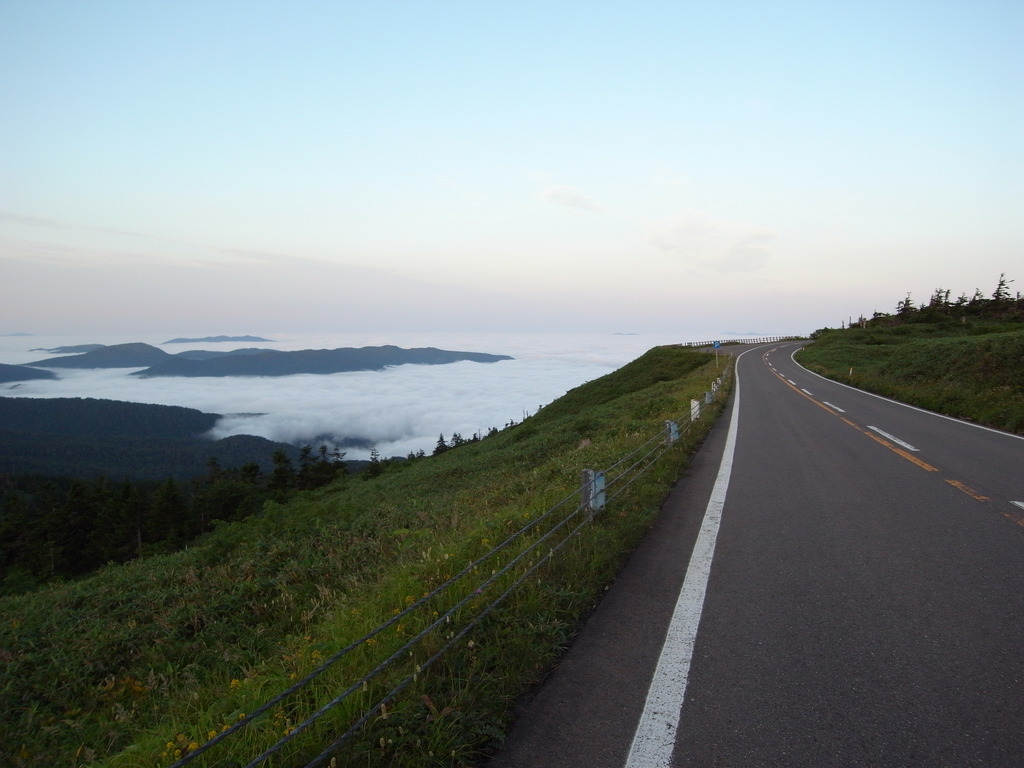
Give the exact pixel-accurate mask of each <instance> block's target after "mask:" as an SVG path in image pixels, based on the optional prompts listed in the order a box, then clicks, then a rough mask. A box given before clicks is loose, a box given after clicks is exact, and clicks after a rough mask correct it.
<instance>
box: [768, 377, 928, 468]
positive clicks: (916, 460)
mask: <svg viewBox="0 0 1024 768" xmlns="http://www.w3.org/2000/svg"><path fill="white" fill-rule="evenodd" d="M775 375H776V376H778V378H779V381H781V382H782V383H783V384H785V385H786V386H787V387H789V388H790V389H792V390H793V391H794V392H796V393H797V394H798V395H800V397H804V398H807V399H808V400H810V401H811V402H812V403H814V404H815V405H816V406H818V407H819V408H821V409H823V410H826V411H828V412H829V413H831V414H832V415H833V416H839V414H838V413H837V412H836V411H834V410H833V409H832V408H829V407H828V406H827V405H825V404H824V403H822V402H821V401H819V400H815V399H814V398H813V397H811V396H810V395H808V394H807V393H806V392H804V391H803V390H802V389H800V388H799V387H794V386H793V385H792V384H790V383H789V382H788V381H786V379H785V377H783V376H781V375H779V374H778V373H776V374H775ZM839 418H840V419H842V420H843V422H845V423H846V424H849V425H850V426H851V427H853V428H854V429H856V430H857V431H858V432H860V433H861V434H863V435H867V436H868V437H870V438H871V439H872V440H874V441H875V442H876V443H878V444H879V445H884V446H885V447H886V448H888V449H889V450H890V451H892V452H893V453H895V454H896V455H897V456H902V457H903V458H904V459H906V460H907V461H909V462H911V463H913V464H916V465H917V466H919V467H920V468H921V469H923V470H925V471H926V472H938V471H939V470H938V468H937V467H933V466H932V465H931V464H929V463H928V462H926V461H921V459H919V458H917V457H916V456H914V455H912V454H910V453H907V452H906V451H904V450H903V449H902V448H897V447H896V446H895V445H893V444H892V443H890V442H889V441H888V440H886V439H885V438H884V437H881V436H879V435H877V434H875V433H874V432H871V431H869V430H867V429H864V428H863V427H861V426H860V424H857V423H856V422H854V421H850V419H848V418H846V417H845V416H839Z"/></svg>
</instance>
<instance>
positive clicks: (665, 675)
mask: <svg viewBox="0 0 1024 768" xmlns="http://www.w3.org/2000/svg"><path fill="white" fill-rule="evenodd" d="M743 354H746V353H745V352H744V353H743ZM743 354H741V355H740V356H739V357H737V358H736V362H737V364H738V363H739V358H740V357H743ZM734 398H735V399H734V401H733V411H732V419H731V420H730V422H729V434H728V436H727V437H726V439H725V450H724V451H723V452H722V463H721V464H720V465H719V468H718V477H717V478H716V479H715V486H714V488H712V490H711V497H710V498H709V499H708V506H707V509H705V511H704V520H703V522H702V523H701V527H700V533H698V534H697V541H696V543H694V545H693V553H692V554H691V555H690V565H689V566H688V567H687V569H686V577H685V578H684V579H683V586H682V589H681V590H680V591H679V597H678V599H677V600H676V607H675V609H674V611H673V612H672V620H671V621H670V622H669V626H668V632H667V633H666V635H665V643H664V645H663V646H662V647H661V655H660V656H659V658H658V665H657V667H656V668H655V670H654V677H653V678H652V679H651V686H650V688H649V689H648V690H647V700H646V702H645V703H644V711H643V712H642V713H641V715H640V722H639V723H638V724H637V727H636V732H635V733H634V734H633V743H632V745H631V746H630V748H629V755H628V757H627V758H626V768H668V766H670V765H671V764H672V752H673V750H674V749H675V746H676V731H677V730H678V728H679V719H680V717H681V716H682V710H683V699H684V697H685V695H686V683H687V680H688V678H689V675H690V662H691V660H692V659H693V646H694V644H695V643H696V641H697V627H698V625H699V624H700V615H701V612H702V611H703V609H704V595H705V593H706V592H707V586H708V575H709V574H710V572H711V560H712V558H713V557H714V554H715V541H716V540H717V538H718V528H719V526H720V524H721V522H722V508H723V507H724V506H725V495H726V492H727V491H728V489H729V477H730V476H731V474H732V461H733V454H734V453H735V451H736V432H737V427H738V424H739V414H740V377H739V375H737V376H736V390H735V394H734Z"/></svg>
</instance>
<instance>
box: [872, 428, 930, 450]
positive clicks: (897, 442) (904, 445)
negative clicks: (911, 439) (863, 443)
mask: <svg viewBox="0 0 1024 768" xmlns="http://www.w3.org/2000/svg"><path fill="white" fill-rule="evenodd" d="M868 429H870V430H872V431H874V432H877V433H878V434H880V435H881V436H882V437H884V438H885V439H886V440H891V441H892V442H894V443H896V445H901V446H903V447H904V448H906V449H907V450H908V451H915V452H917V451H919V449H918V448H915V447H914V446H912V445H911V444H910V443H905V442H903V441H902V440H900V439H899V438H898V437H893V436H892V435H890V434H889V433H888V432H883V431H882V430H880V429H879V428H878V427H872V426H868Z"/></svg>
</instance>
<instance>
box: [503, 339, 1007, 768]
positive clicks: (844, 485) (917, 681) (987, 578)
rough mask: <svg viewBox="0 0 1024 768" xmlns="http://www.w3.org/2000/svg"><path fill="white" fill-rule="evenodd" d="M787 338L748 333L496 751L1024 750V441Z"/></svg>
mask: <svg viewBox="0 0 1024 768" xmlns="http://www.w3.org/2000/svg"><path fill="white" fill-rule="evenodd" d="M798 346H799V345H798V344H778V345H765V346H762V347H755V348H752V349H749V350H747V351H745V352H743V353H742V354H741V355H740V357H739V359H738V361H737V388H736V389H735V390H734V393H733V398H732V401H731V403H730V405H729V407H728V408H727V409H726V411H725V413H724V414H723V418H721V419H720V420H719V422H718V423H717V424H716V425H715V427H714V429H713V430H712V432H711V434H710V435H709V437H708V441H707V442H706V443H705V445H704V447H703V448H702V449H701V451H700V452H699V453H698V454H697V456H696V457H695V460H694V461H693V463H692V464H691V466H690V467H689V469H688V470H687V472H686V475H685V476H684V477H683V478H682V479H681V480H680V481H679V483H678V484H677V485H676V488H675V489H674V490H673V492H672V494H671V496H670V497H669V499H668V500H667V501H666V503H665V505H664V507H663V510H662V514H661V515H659V517H658V519H657V520H656V522H655V524H654V527H653V528H652V530H651V532H650V535H648V536H647V537H645V539H644V541H643V543H642V544H641V546H640V547H639V548H638V549H637V551H636V552H635V553H634V555H633V556H632V557H631V558H630V561H629V562H628V563H627V565H626V567H625V568H624V569H623V571H622V573H621V574H620V575H619V578H618V579H617V581H616V583H615V584H614V585H613V586H612V587H611V588H610V589H609V590H608V592H607V594H606V596H605V598H604V600H602V602H601V604H600V605H599V606H598V608H597V610H596V611H595V613H594V614H593V615H592V617H591V618H590V620H588V622H587V624H586V626H585V627H584V628H583V630H582V631H581V633H580V635H579V636H578V638H577V639H576V641H575V642H574V643H573V646H572V648H571V649H570V651H569V652H568V654H567V655H566V657H565V659H564V660H563V661H562V663H561V664H560V665H559V667H558V668H557V669H556V670H555V671H554V673H553V674H552V675H551V677H550V679H549V680H548V681H547V682H546V683H545V685H544V686H543V687H542V688H541V689H540V691H539V692H538V693H537V695H536V696H535V698H534V699H533V700H532V701H531V702H529V704H528V705H527V706H525V707H524V710H523V712H522V713H521V716H520V719H519V721H518V722H517V724H516V727H515V728H514V729H513V731H512V734H511V735H510V737H509V740H508V741H507V743H506V745H505V748H504V750H503V751H502V752H501V753H500V754H499V755H498V756H496V758H495V759H494V760H493V761H492V762H491V764H490V766H491V768H526V767H527V766H529V767H530V768H544V767H546V766H551V767H552V768H554V767H555V766H557V767H558V768H572V767H573V766H580V767H581V768H584V767H585V768H604V767H605V766H608V767H609V768H621V767H623V766H629V768H657V767H659V766H674V767H675V768H682V767H683V766H685V767H687V768H689V767H691V766H731V767H733V768H756V767H757V766H773V767H774V766H813V767H814V768H819V767H826V766H837V767H838V766H842V767H843V768H853V767H854V766H877V767H879V768H890V767H894V766H928V767H929V768H933V767H936V766H956V767H957V768H960V767H961V766H1022V765H1024V727H1022V725H1021V723H1022V717H1024V631H1022V630H1024V440H1022V439H1020V438H1018V437H1015V436H1012V435H1007V434H1005V433H1001V432H995V431H991V430H984V429H981V428H978V427H974V426H971V425H969V424H966V423H964V422H960V421H956V420H952V419H946V418H943V417H940V416H937V415H935V414H931V413H927V412H923V411H919V410H916V409H912V408H908V407H906V406H902V405H900V404H898V403H894V402H892V401H889V400H885V399H882V398H878V397H875V396H872V395H869V394H867V393H863V392H860V391H858V390H854V389H850V388H847V387H843V386H842V385H839V384H836V383H834V382H830V381H827V380H825V379H822V378H820V377H817V376H815V375H814V374H811V373H810V372H808V371H806V370H804V369H803V368H801V367H800V366H799V365H797V364H796V363H795V362H794V361H793V359H792V353H793V352H794V350H795V349H797V348H798ZM730 433H731V436H732V439H731V440H730V439H729V438H730ZM723 453H724V454H725V455H726V457H728V456H729V455H730V454H731V457H732V461H731V472H729V473H723V472H720V469H722V468H723V466H724V467H725V468H726V469H728V468H729V467H728V465H729V464H730V462H729V461H726V462H723V461H722V459H723ZM726 474H727V475H728V483H727V486H726V485H725V484H724V483H723V480H722V478H723V476H724V475H726ZM716 488H717V491H716ZM716 495H717V496H720V497H721V498H720V499H719V501H718V502H717V503H716V501H715V499H716ZM722 499H724V501H723V500H722ZM719 518H720V525H719V524H718V519H719ZM702 524H703V532H702ZM695 545H696V549H697V554H696V555H695V556H694V557H692V558H691V553H693V552H694V550H695ZM691 560H693V568H692V569H690V570H691V572H690V574H689V575H688V568H689V566H690V565H691V562H690V561H691ZM708 564H710V566H709V568H708V567H707V566H708ZM701 571H704V575H703V576H702V575H701V573H700V572H701ZM684 581H685V584H684ZM691 633H692V635H695V637H694V636H692V635H691ZM666 639H667V640H668V642H667V643H666ZM663 649H664V651H663ZM691 654H692V656H691ZM684 694H685V695H684Z"/></svg>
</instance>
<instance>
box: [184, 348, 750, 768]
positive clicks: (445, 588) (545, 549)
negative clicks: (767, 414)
mask: <svg viewBox="0 0 1024 768" xmlns="http://www.w3.org/2000/svg"><path fill="white" fill-rule="evenodd" d="M729 374H730V368H729V367H728V366H726V367H725V368H724V369H723V371H722V374H721V375H720V376H719V377H718V378H717V379H715V380H714V381H712V382H711V385H710V389H709V390H708V391H707V392H705V394H704V398H703V400H692V401H691V403H690V411H689V412H688V413H686V414H684V415H683V417H681V418H680V419H679V420H678V421H666V422H664V424H663V426H662V427H661V428H660V429H658V430H657V431H653V432H652V434H650V436H649V437H647V439H646V440H644V441H643V442H642V443H640V444H639V445H638V446H637V447H636V448H634V449H633V450H632V451H630V452H629V453H627V454H626V455H624V456H622V457H621V458H620V459H619V460H618V461H616V462H615V463H614V464H612V465H611V466H609V467H607V468H606V469H604V470H591V469H587V470H584V471H583V478H582V481H581V484H580V486H579V487H578V488H576V489H575V490H573V491H572V492H571V493H569V494H567V495H566V496H565V497H564V498H562V499H561V500H559V501H558V502H556V503H555V504H553V505H552V506H551V507H549V508H548V509H546V510H544V511H543V512H540V513H539V514H537V515H536V516H535V517H533V519H531V520H530V521H529V522H527V523H526V524H525V525H523V526H522V527H521V528H520V529H519V530H517V531H516V532H515V533H513V534H511V535H510V536H508V537H507V538H506V539H505V540H504V541H502V542H501V543H499V544H498V545H497V546H495V547H493V548H492V549H490V550H489V551H488V552H486V553H485V554H483V555H482V556H480V557H478V558H477V559H475V560H473V561H472V562H470V563H469V564H467V565H466V566H465V567H464V568H463V569H462V570H461V571H459V572H458V573H456V574H455V575H453V576H451V577H450V578H448V579H446V580H445V581H444V582H443V583H441V584H440V585H438V586H437V587H435V588H434V589H433V590H431V591H429V592H428V593H426V594H424V595H423V596H422V597H421V598H419V599H417V600H415V601H413V602H411V604H409V605H408V606H406V607H405V608H403V609H402V610H400V611H396V613H395V614H394V615H393V616H392V618H390V619H389V620H388V621H386V622H384V623H383V624H381V625H379V626H378V627H376V628H375V629H373V630H372V631H370V632H368V633H366V634H365V635H364V636H362V637H361V638H359V639H358V640H356V641H354V642H352V643H350V644H349V645H348V646H346V647H345V648H342V649H341V650H340V651H338V652H337V653H335V654H333V655H332V656H330V657H329V658H327V659H326V660H325V661H323V662H322V663H321V664H320V665H319V666H318V667H317V668H316V669H314V670H313V671H312V672H310V673H309V674H307V675H306V676H305V677H303V678H302V679H301V680H298V681H297V682H296V683H295V684H294V685H292V686H291V687H289V688H288V689H286V690H284V691H282V692H281V693H279V694H277V695H276V696H274V697H272V698H270V699H269V700H267V701H266V702H265V703H264V704H262V705H261V706H260V707H258V708H257V709H255V710H254V711H253V712H251V713H249V714H247V715H245V716H244V717H243V718H241V719H240V720H239V721H238V722H236V723H235V724H234V725H232V726H231V727H230V728H228V729H227V730H224V731H223V732H221V733H219V734H217V735H216V736H214V737H213V738H211V739H210V740H209V741H207V742H206V743H205V744H202V745H201V746H199V747H197V748H196V749H193V750H192V751H190V752H188V753H187V754H186V755H184V756H183V757H182V758H181V759H180V760H178V761H177V762H176V763H174V764H173V766H171V768H184V766H186V765H189V764H190V763H192V762H193V761H195V760H197V759H198V758H200V757H201V756H203V755H205V754H206V753H207V752H209V751H210V750H213V749H215V748H216V747H217V745H218V744H221V743H223V742H225V741H226V740H228V739H231V738H234V737H236V736H238V735H239V734H240V733H241V732H242V731H243V730H245V729H246V728H247V727H248V726H250V725H251V724H252V723H253V722H255V721H257V720H259V719H261V718H264V717H265V716H267V714H268V713H269V712H270V711H271V710H274V709H275V708H276V707H278V706H279V705H281V704H282V702H284V701H285V700H286V699H288V698H289V697H291V696H293V695H294V694H296V693H298V692H299V691H302V690H303V689H305V688H307V687H308V686H309V685H310V684H311V683H313V682H314V681H315V680H317V679H318V678H320V677H321V676H322V675H323V674H324V673H325V672H326V671H327V670H328V669H330V668H331V667H332V666H334V665H335V664H337V663H338V662H339V661H340V660H342V659H343V658H345V657H346V656H348V655H349V654H351V653H353V652H354V651H356V650H357V649H360V648H364V647H365V646H367V644H375V645H376V644H377V643H378V642H379V641H382V640H384V639H386V638H389V639H391V640H392V641H393V642H392V644H391V646H390V647H388V648H387V650H386V651H382V652H381V653H380V656H378V657H376V658H377V659H379V660H378V661H377V662H376V665H375V666H374V667H373V668H372V669H368V670H367V671H366V672H365V673H364V674H363V676H362V677H361V678H359V679H357V680H354V681H353V682H352V683H351V684H350V685H349V686H348V687H347V688H346V689H345V690H343V691H341V692H340V693H338V694H337V695H336V696H335V697H334V698H333V699H331V700H330V701H328V702H327V703H325V704H323V705H322V706H320V707H319V709H317V710H316V711H315V712H313V713H312V714H310V715H309V716H308V717H307V718H306V719H305V720H304V721H302V722H301V723H298V724H296V725H295V726H294V727H293V728H291V729H290V730H289V731H288V733H287V734H286V735H284V736H283V737H282V738H281V739H279V740H278V741H277V742H276V743H275V744H273V745H272V746H271V747H269V748H268V749H266V750H265V751H263V752H262V753H260V754H259V755H256V756H255V757H254V758H252V760H251V761H250V762H249V763H247V764H246V766H245V768H256V766H259V765H260V764H262V763H264V762H265V761H267V760H269V759H270V758H272V757H273V756H275V755H277V754H278V753H280V752H281V751H282V750H284V749H285V748H286V747H287V746H288V744H289V743H290V742H292V741H293V740H294V739H296V738H297V737H298V736H300V735H301V734H302V733H304V732H305V731H307V730H308V729H310V728H311V727H312V726H313V725H314V724H316V723H317V721H319V720H320V719H321V718H323V717H324V716H325V715H327V714H328V713H330V712H331V711H332V710H334V709H336V708H338V707H340V706H342V705H344V704H346V702H349V703H351V701H350V700H351V699H352V697H353V696H355V695H357V694H359V695H361V696H363V697H364V698H365V697H366V695H367V694H368V693H372V697H373V699H374V700H373V701H372V703H370V704H369V706H367V707H366V709H365V710H364V711H363V712H362V714H361V715H360V716H359V717H358V718H357V719H356V720H355V721H354V722H352V723H351V724H350V725H349V726H348V728H347V730H345V731H344V732H343V733H341V734H340V735H338V736H337V737H336V738H334V740H333V741H332V742H331V743H329V744H327V745H326V747H325V748H324V749H323V751H322V752H321V753H320V754H319V755H317V756H316V757H315V758H314V759H312V760H311V761H309V762H307V763H305V768H315V767H316V766H320V765H323V764H324V763H325V762H326V761H327V760H328V759H330V758H331V756H332V755H335V754H336V753H337V752H338V751H339V750H340V749H341V748H342V747H343V746H344V745H345V743H346V742H347V741H348V740H349V739H351V738H352V736H353V735H354V734H355V733H356V732H358V731H359V730H360V729H361V728H362V727H363V726H364V725H366V724H367V722H369V721H370V720H371V718H373V717H375V716H378V715H383V714H384V713H386V711H387V708H388V707H389V706H390V705H391V703H392V702H393V701H395V699H397V698H398V697H399V696H400V695H401V693H402V692H403V691H405V690H406V689H407V688H409V686H411V685H412V684H413V683H415V682H416V681H417V680H418V678H419V677H420V676H421V675H423V674H424V673H425V672H427V671H428V670H429V669H430V668H431V667H432V666H433V665H434V664H436V663H437V662H438V661H439V660H441V659H442V657H444V656H445V655H446V654H449V653H452V652H454V650H455V649H457V648H459V647H462V648H465V647H466V643H465V642H464V639H465V638H466V636H467V635H468V634H469V633H470V632H471V631H472V630H473V628H475V627H476V626H477V625H478V624H480V622H482V621H483V620H484V619H485V618H486V617H487V616H488V615H490V614H491V613H493V612H494V611H495V610H496V609H497V608H499V607H500V606H501V605H502V603H504V602H505V601H506V600H507V599H508V598H509V597H510V596H511V595H513V594H514V593H515V591H516V590H517V589H518V588H519V587H520V586H521V585H522V584H523V583H524V582H525V581H526V580H527V579H529V578H531V577H532V576H534V575H536V574H537V573H538V571H539V570H540V569H541V568H542V567H544V566H545V565H547V564H549V563H551V562H552V561H554V560H555V559H556V558H557V556H558V554H559V552H560V551H561V550H562V548H563V547H565V546H566V545H567V544H568V543H569V542H571V541H573V539H574V536H575V535H576V534H578V533H579V532H580V531H581V530H582V529H583V528H584V527H585V526H587V525H589V524H592V522H593V520H594V519H595V517H597V516H598V515H599V514H600V513H601V512H602V511H603V510H605V509H606V508H607V506H608V505H609V504H612V503H614V501H615V500H616V498H618V497H619V496H620V495H621V494H622V493H623V492H624V491H625V490H626V489H627V488H628V487H629V486H630V485H631V484H632V483H633V482H635V481H636V480H637V479H638V478H640V477H641V476H643V474H644V473H645V472H647V471H648V470H649V469H650V468H651V467H652V466H653V465H654V464H655V462H657V461H658V459H660V458H661V457H662V456H663V455H664V454H665V453H666V452H667V451H668V450H669V449H670V448H671V447H672V446H673V445H675V444H676V443H677V442H678V440H679V439H680V438H681V437H682V436H683V435H685V434H686V433H687V432H688V431H689V430H690V429H692V428H693V427H694V425H695V424H696V423H697V422H698V421H700V420H702V419H703V418H704V416H705V411H706V408H705V407H704V406H705V405H708V404H711V403H713V402H714V400H715V398H716V397H719V396H720V393H721V392H722V388H723V385H724V383H725V381H726V377H728V375H729ZM410 625H413V626H416V627H418V630H417V631H408V630H403V631H402V632H396V631H395V630H396V629H400V628H405V627H408V626H410ZM427 641H429V643H428V642H427ZM380 645H381V646H384V645H385V644H384V643H383V642H380ZM470 645H471V643H470ZM385 653H386V655H385ZM386 672H390V673H392V678H391V681H390V682H388V683H387V686H388V687H387V690H384V689H383V687H382V688H381V689H380V690H379V691H377V690H375V687H376V686H377V685H378V684H377V682H376V681H378V680H379V679H381V678H382V677H383V676H384V674H385V673H386ZM396 680H397V682H396ZM208 758H209V762H207V761H206V760H204V761H203V763H204V764H209V765H217V764H219V763H218V761H217V760H216V758H215V753H211V754H210V755H208ZM289 764H291V763H289Z"/></svg>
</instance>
